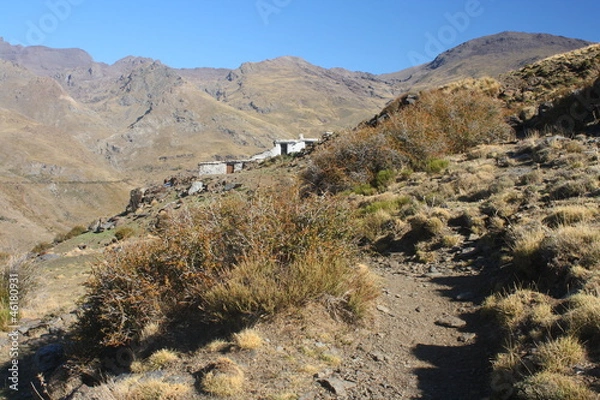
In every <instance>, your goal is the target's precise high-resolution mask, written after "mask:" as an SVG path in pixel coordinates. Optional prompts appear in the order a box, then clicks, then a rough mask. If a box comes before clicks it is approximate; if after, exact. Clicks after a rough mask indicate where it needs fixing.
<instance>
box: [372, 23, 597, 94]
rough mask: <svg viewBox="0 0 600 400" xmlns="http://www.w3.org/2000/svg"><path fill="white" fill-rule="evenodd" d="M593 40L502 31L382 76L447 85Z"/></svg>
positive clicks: (407, 83) (415, 85)
mask: <svg viewBox="0 0 600 400" xmlns="http://www.w3.org/2000/svg"><path fill="white" fill-rule="evenodd" d="M590 44H592V43H591V42H588V41H585V40H580V39H572V38H566V37H562V36H555V35H548V34H543V33H538V34H531V33H522V32H502V33H498V34H495V35H490V36H484V37H481V38H478V39H474V40H470V41H468V42H465V43H462V44H460V45H458V46H456V47H454V48H452V49H450V50H447V51H445V52H443V53H441V54H440V55H438V56H437V57H436V58H435V59H434V60H433V61H432V62H430V63H427V64H423V65H419V66H416V67H413V68H410V69H407V70H404V71H399V72H396V73H392V74H386V75H383V76H382V77H385V78H387V79H394V80H400V81H402V83H403V87H404V88H405V89H406V90H416V89H423V88H426V87H428V86H429V87H430V86H431V85H443V84H446V83H448V82H450V81H454V80H457V79H460V78H481V77H484V76H490V77H496V76H498V75H499V74H502V73H505V72H508V71H511V70H515V69H519V68H521V67H523V66H525V65H527V64H531V63H533V62H535V61H537V60H540V59H543V58H546V57H549V56H552V55H554V54H559V53H565V52H568V51H571V50H575V49H579V48H581V47H585V46H588V45H590Z"/></svg>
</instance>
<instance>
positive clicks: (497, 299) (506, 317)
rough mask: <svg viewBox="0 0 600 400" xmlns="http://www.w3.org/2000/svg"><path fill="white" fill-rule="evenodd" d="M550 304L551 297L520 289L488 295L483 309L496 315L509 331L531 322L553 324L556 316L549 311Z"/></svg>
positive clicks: (551, 301) (551, 302)
mask: <svg viewBox="0 0 600 400" xmlns="http://www.w3.org/2000/svg"><path fill="white" fill-rule="evenodd" d="M549 304H553V300H552V298H551V297H549V296H547V295H545V294H542V293H539V292H536V291H533V290H529V289H519V290H516V291H515V292H514V293H512V294H508V295H501V294H495V295H492V296H490V297H488V298H487V299H486V300H485V302H484V304H483V310H484V311H486V312H489V313H491V314H492V315H494V316H495V317H496V319H497V320H498V322H499V323H500V325H501V326H502V327H504V328H506V329H507V330H508V331H515V330H516V329H517V328H519V327H520V326H524V325H526V324H530V323H531V322H534V326H535V325H537V324H539V323H540V322H544V324H546V325H550V324H552V323H553V322H554V321H555V320H556V317H553V314H552V313H551V312H550V313H549V309H548V305H549ZM550 310H551V309H550Z"/></svg>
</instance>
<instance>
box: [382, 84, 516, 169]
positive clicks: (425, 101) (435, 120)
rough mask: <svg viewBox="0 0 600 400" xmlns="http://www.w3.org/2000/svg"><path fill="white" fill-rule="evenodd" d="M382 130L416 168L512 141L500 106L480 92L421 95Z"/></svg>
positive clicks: (431, 92) (463, 91)
mask: <svg viewBox="0 0 600 400" xmlns="http://www.w3.org/2000/svg"><path fill="white" fill-rule="evenodd" d="M383 129H385V130H386V131H387V133H388V134H389V135H390V136H391V137H392V138H393V140H394V142H395V144H396V146H397V149H398V150H399V151H402V152H404V153H405V154H406V155H407V156H408V157H409V158H410V159H411V161H412V162H413V164H415V165H418V166H422V165H423V162H425V161H427V160H429V159H431V158H439V157H441V156H444V155H446V154H454V153H461V152H464V151H467V150H469V149H470V148H472V147H474V146H476V145H478V144H491V143H497V142H503V141H506V140H508V139H510V138H512V130H511V128H510V127H509V126H508V125H507V124H506V122H505V121H504V117H503V115H502V111H501V108H500V106H499V103H497V102H496V101H495V100H494V99H493V98H492V97H489V96H487V95H485V94H483V93H481V92H479V91H476V90H464V89H463V90H457V91H453V92H452V93H449V94H446V93H443V92H442V91H430V92H426V93H423V94H422V96H421V98H420V100H419V101H418V102H417V103H416V104H415V105H413V106H411V107H406V108H403V109H402V110H400V111H399V112H398V113H397V114H394V115H393V116H392V117H391V118H390V119H389V121H387V122H385V123H384V124H383Z"/></svg>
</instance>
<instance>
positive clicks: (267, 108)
mask: <svg viewBox="0 0 600 400" xmlns="http://www.w3.org/2000/svg"><path fill="white" fill-rule="evenodd" d="M588 44H589V43H588V42H585V41H583V40H575V39H568V38H564V37H558V36H552V35H533V34H522V33H514V32H513V33H511V32H504V33H501V34H498V35H493V36H490V37H486V38H482V39H478V40H475V41H471V42H467V43H464V44H462V45H461V46H459V47H457V48H456V49H453V50H449V51H448V52H446V53H444V54H442V55H440V57H438V59H436V60H435V61H434V62H432V63H430V64H426V65H423V66H419V67H417V70H415V71H412V70H411V71H410V75H411V78H410V79H409V77H407V76H406V75H405V74H403V72H399V73H398V74H391V75H373V74H369V73H367V72H353V71H347V70H344V69H341V68H335V69H331V70H328V69H324V68H321V67H318V66H315V65H311V64H310V63H308V62H306V61H304V60H302V59H300V58H295V57H281V58H278V59H273V60H265V61H263V62H258V63H245V64H243V65H241V66H240V67H239V68H237V69H235V70H226V69H213V68H197V69H186V70H179V69H174V68H170V67H169V66H167V65H164V64H162V63H161V62H160V61H158V60H152V59H148V58H142V57H126V58H124V59H122V60H119V61H118V62H116V63H115V64H113V65H106V64H103V63H98V62H95V61H94V60H93V59H92V57H91V56H90V55H89V54H87V53H86V52H85V51H83V50H81V49H52V48H47V47H42V46H31V47H22V46H13V45H11V44H9V43H8V42H5V41H2V40H0V76H1V78H0V83H1V85H2V89H3V90H2V94H0V138H1V140H2V143H3V144H4V146H3V148H2V151H1V157H2V158H1V159H0V160H1V164H0V171H1V174H0V179H2V185H1V188H0V204H1V205H2V206H3V207H2V209H3V211H2V212H1V213H0V217H1V218H0V251H7V252H12V251H26V250H29V249H31V248H32V247H33V246H34V245H35V244H37V243H40V242H49V241H52V239H53V238H54V237H55V236H56V235H57V234H61V233H64V232H66V231H68V230H69V229H70V228H71V227H73V226H75V225H87V224H89V223H90V222H91V221H93V220H94V219H96V218H98V217H100V216H109V215H113V214H115V213H116V212H118V211H119V210H120V208H121V205H122V204H123V202H124V201H126V199H127V196H128V195H129V191H130V190H131V189H133V188H135V187H138V186H144V185H147V184H150V183H154V182H158V181H160V180H162V179H164V178H166V177H168V176H170V175H173V174H176V173H177V172H180V171H189V170H195V169H196V166H197V164H198V162H200V161H211V160H215V159H225V158H243V157H247V156H250V155H253V154H256V153H259V152H262V151H264V150H266V149H268V148H270V147H271V146H272V142H273V140H275V139H290V138H297V137H298V136H299V135H304V136H305V137H314V138H320V137H321V135H322V134H323V133H324V132H326V131H336V130H340V129H347V128H353V127H354V126H356V125H357V124H358V123H359V122H361V121H363V120H365V119H368V118H370V117H371V116H373V115H374V114H376V113H378V112H379V111H380V110H381V109H382V108H383V107H384V106H385V105H386V103H388V102H389V101H391V100H393V99H394V98H396V97H397V96H399V95H401V94H402V93H404V92H407V91H409V90H412V89H413V88H419V89H421V88H425V87H427V86H428V85H438V84H441V83H447V82H449V81H452V80H456V79H460V78H468V77H481V76H493V77H495V76H497V75H498V74H499V73H504V72H507V71H510V70H513V69H515V68H518V67H521V66H522V65H524V64H526V63H528V62H532V61H534V60H537V59H540V58H543V57H547V56H551V55H554V54H557V53H563V52H565V51H570V50H573V49H576V48H581V47H583V46H586V45H588ZM498 54H502V57H501V58H499V57H498ZM405 72H406V71H405ZM32 138H35V140H32ZM99 202H102V204H100V203H99ZM9 232H10V234H9Z"/></svg>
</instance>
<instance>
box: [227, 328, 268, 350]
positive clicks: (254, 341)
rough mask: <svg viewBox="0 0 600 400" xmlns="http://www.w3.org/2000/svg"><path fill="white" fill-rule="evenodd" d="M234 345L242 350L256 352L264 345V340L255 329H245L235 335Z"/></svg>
mask: <svg viewBox="0 0 600 400" xmlns="http://www.w3.org/2000/svg"><path fill="white" fill-rule="evenodd" d="M233 343H234V345H235V346H236V347H237V348H239V349H241V350H255V349H258V348H259V347H261V346H262V345H263V340H262V338H261V337H260V335H259V334H258V332H257V331H256V330H254V329H244V330H242V331H241V332H238V333H235V334H234V335H233Z"/></svg>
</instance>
